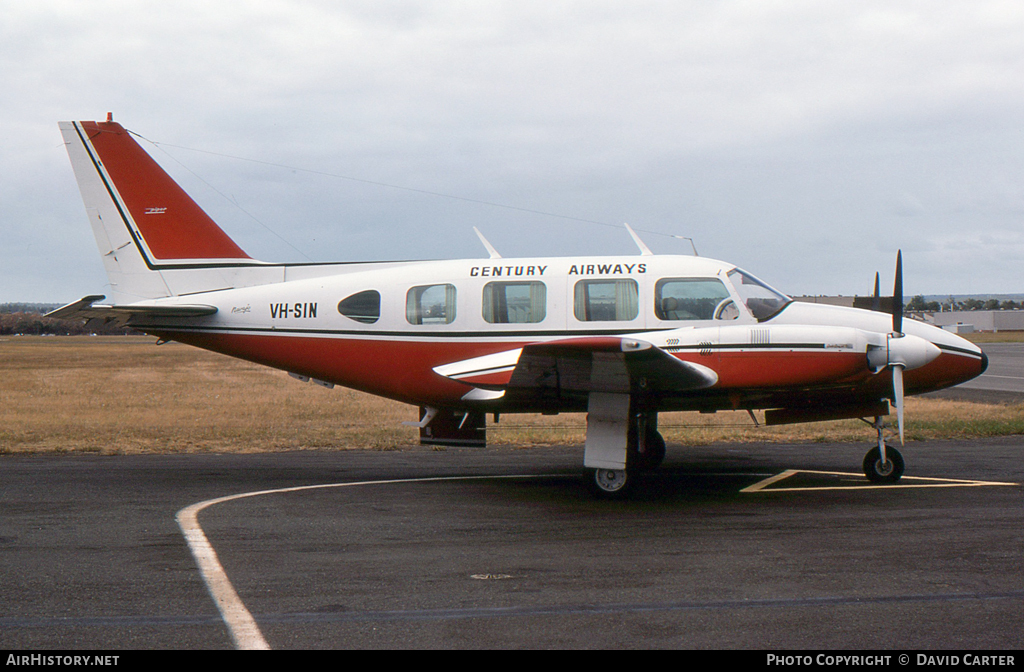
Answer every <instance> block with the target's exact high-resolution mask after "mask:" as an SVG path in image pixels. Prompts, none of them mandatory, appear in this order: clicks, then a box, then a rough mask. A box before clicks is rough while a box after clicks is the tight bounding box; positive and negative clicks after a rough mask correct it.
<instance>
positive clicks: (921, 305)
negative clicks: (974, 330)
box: [906, 294, 1024, 313]
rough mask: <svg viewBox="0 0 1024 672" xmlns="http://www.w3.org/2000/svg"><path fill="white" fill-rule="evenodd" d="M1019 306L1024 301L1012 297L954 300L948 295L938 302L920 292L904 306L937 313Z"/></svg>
mask: <svg viewBox="0 0 1024 672" xmlns="http://www.w3.org/2000/svg"><path fill="white" fill-rule="evenodd" d="M1021 308H1024V302H1018V301H1014V300H1012V299H1009V300H1007V301H1000V300H999V299H989V300H987V301H982V300H981V299H964V300H963V301H956V300H954V299H953V297H950V298H949V300H948V301H943V302H941V303H940V302H939V301H925V300H924V297H923V296H922V295H920V294H918V295H917V296H915V297H914V298H912V299H910V301H909V302H908V303H907V306H906V309H907V310H913V311H919V312H933V313H937V312H939V311H940V310H941V311H943V312H952V311H954V310H1020V309H1021Z"/></svg>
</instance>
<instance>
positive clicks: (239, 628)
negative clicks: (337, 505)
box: [174, 474, 564, 650]
mask: <svg viewBox="0 0 1024 672" xmlns="http://www.w3.org/2000/svg"><path fill="white" fill-rule="evenodd" d="M552 476H564V474H521V475H514V476H438V477H432V478H403V479H390V480H383V481H356V482H351V483H323V484H320V485H302V486H297V487H293V488H278V489H276V490H256V491H253V492H243V493H240V494H237V495H228V496H226V497H218V498H216V499H208V500H206V501H204V502H197V503H195V504H192V505H191V506H187V507H185V508H184V509H182V510H181V511H178V513H177V514H176V515H175V516H174V519H175V520H176V521H178V527H180V528H181V532H182V534H184V535H185V542H186V543H188V548H189V550H190V551H191V552H192V557H193V558H195V561H196V565H198V566H199V573H200V575H201V576H202V577H203V581H204V582H205V583H206V589H207V590H208V591H209V592H210V597H212V598H213V602H214V604H215V605H216V606H217V610H218V611H219V612H220V615H221V618H223V619H224V624H225V625H226V626H227V628H228V632H229V633H230V635H231V640H232V641H233V642H234V643H235V648H238V649H242V650H269V649H270V645H269V644H267V640H266V639H264V637H263V633H262V632H260V629H259V626H258V625H257V624H256V619H254V618H253V617H252V614H251V613H249V610H248V609H246V608H245V604H244V603H243V602H242V599H241V598H240V597H239V596H238V593H237V592H236V591H235V588H234V586H232V585H231V581H230V580H229V579H228V575H227V573H226V572H225V571H224V567H223V566H221V564H220V560H219V559H218V558H217V552H216V551H214V550H213V545H212V544H210V540H209V539H207V538H206V534H204V533H203V529H202V527H200V526H199V519H198V518H199V512H200V511H202V510H203V509H206V508H208V507H211V506H213V505H214V504H223V503H225V502H231V501H235V500H238V499H246V498H248V497H259V496H261V495H275V494H281V493H286V492H299V491H302V490H323V489H326V488H352V487H356V486H360V485H391V484H396V483H429V482H434V481H482V480H498V479H513V478H547V477H552Z"/></svg>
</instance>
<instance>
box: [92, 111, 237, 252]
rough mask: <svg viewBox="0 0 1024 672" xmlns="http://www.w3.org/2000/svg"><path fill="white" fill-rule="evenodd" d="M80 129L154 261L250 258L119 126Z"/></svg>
mask: <svg viewBox="0 0 1024 672" xmlns="http://www.w3.org/2000/svg"><path fill="white" fill-rule="evenodd" d="M80 126H81V128H82V130H83V131H84V132H85V134H86V135H87V136H88V140H89V144H90V145H91V146H92V148H93V149H94V150H95V154H96V157H97V158H98V159H99V161H100V163H101V164H102V168H103V169H104V170H105V171H106V174H107V175H108V176H109V178H110V182H112V183H113V185H111V184H107V190H108V191H110V190H111V186H113V189H115V190H116V192H117V195H119V196H120V200H121V202H122V203H123V204H124V206H125V207H127V209H128V212H129V213H130V219H131V220H132V221H133V222H134V224H135V228H136V229H137V231H138V234H139V235H141V237H142V239H143V241H144V242H145V247H146V248H148V252H149V255H151V257H152V259H153V260H154V261H156V260H171V259H250V257H249V255H247V254H246V253H245V252H243V251H242V248H240V247H238V245H236V244H235V242H234V241H233V240H231V238H229V237H228V235H227V234H226V233H224V231H222V230H221V228H220V227H219V226H217V224H216V223H215V222H214V221H213V220H212V219H210V217H209V216H208V215H207V214H206V213H205V212H203V210H202V208H200V207H199V206H198V205H197V204H196V202H195V201H193V200H192V199H191V198H190V197H189V195H188V194H186V193H185V192H184V190H182V188H181V187H179V186H178V185H177V184H176V183H175V182H174V180H172V179H171V177H170V176H169V175H168V174H167V173H165V172H164V170H163V168H161V167H160V166H159V165H158V164H157V162H156V161H154V160H153V159H152V158H151V157H150V156H149V154H147V153H146V152H145V150H143V149H142V147H140V146H139V144H138V143H137V142H135V139H134V138H132V136H131V135H130V134H129V133H128V131H126V130H125V129H124V127H123V126H121V124H118V123H116V122H113V121H108V122H98V121H83V122H81V123H80ZM97 168H99V166H98V167H97ZM111 196H113V193H111ZM115 200H116V199H115ZM87 205H88V204H87ZM122 214H123V213H122Z"/></svg>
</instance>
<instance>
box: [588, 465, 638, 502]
mask: <svg viewBox="0 0 1024 672" xmlns="http://www.w3.org/2000/svg"><path fill="white" fill-rule="evenodd" d="M587 482H588V484H589V486H590V490H591V492H593V493H594V494H595V495H597V496H598V497H600V498H601V499H622V498H624V497H625V496H626V495H628V494H629V491H630V489H631V488H632V485H633V478H632V477H631V476H630V473H629V472H628V471H627V470H625V469H591V470H590V473H589V474H588V477H587Z"/></svg>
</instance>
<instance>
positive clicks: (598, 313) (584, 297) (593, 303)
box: [573, 280, 640, 322]
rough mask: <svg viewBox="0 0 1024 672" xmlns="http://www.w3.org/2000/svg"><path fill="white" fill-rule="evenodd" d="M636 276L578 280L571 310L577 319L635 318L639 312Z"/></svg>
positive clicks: (582, 320)
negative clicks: (627, 278)
mask: <svg viewBox="0 0 1024 672" xmlns="http://www.w3.org/2000/svg"><path fill="white" fill-rule="evenodd" d="M638 297H639V290H638V288H637V284H636V280H580V281H579V282H577V283H576V288H575V295H574V300H573V313H574V314H575V315H576V319H577V320H579V321H580V322H612V321H625V320H634V319H636V316H637V315H639V314H640V302H639V299H638Z"/></svg>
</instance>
